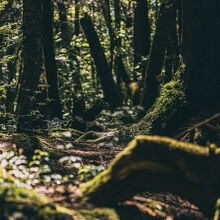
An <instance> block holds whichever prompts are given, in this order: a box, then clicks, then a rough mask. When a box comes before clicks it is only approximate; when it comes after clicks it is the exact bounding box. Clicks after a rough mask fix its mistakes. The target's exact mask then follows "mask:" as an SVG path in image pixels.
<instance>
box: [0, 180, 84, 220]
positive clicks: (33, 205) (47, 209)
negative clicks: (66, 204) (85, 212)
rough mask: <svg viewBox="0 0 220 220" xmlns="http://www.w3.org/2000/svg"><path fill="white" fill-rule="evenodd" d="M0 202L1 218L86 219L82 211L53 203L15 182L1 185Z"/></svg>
mask: <svg viewBox="0 0 220 220" xmlns="http://www.w3.org/2000/svg"><path fill="white" fill-rule="evenodd" d="M0 204H1V205H0V218H1V219H9V218H13V219H14V218H15V217H16V215H19V216H20V219H39V220H40V219H42V220H49V219H61V218H62V219H63V220H66V219H68V220H69V219H76V220H83V219H84V217H83V216H82V215H81V214H80V213H78V212H76V211H73V210H68V209H66V208H62V207H59V206H55V205H52V204H50V201H49V199H48V198H46V197H44V196H39V195H38V194H37V193H36V192H35V191H34V190H31V189H26V188H19V187H17V186H16V185H14V184H2V185H1V186H0Z"/></svg>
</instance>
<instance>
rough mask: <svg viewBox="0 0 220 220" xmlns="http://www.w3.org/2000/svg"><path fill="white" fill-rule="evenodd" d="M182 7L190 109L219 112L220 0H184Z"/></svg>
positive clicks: (183, 52)
mask: <svg viewBox="0 0 220 220" xmlns="http://www.w3.org/2000/svg"><path fill="white" fill-rule="evenodd" d="M182 7H183V32H182V33H183V34H182V56H183V63H184V64H185V65H186V72H185V74H184V82H185V87H186V91H187V98H188V102H189V111H190V112H191V113H195V112H199V111H201V110H213V111H219V110H220V102H219V101H217V100H219V98H220V87H219V85H220V73H219V71H220V62H219V55H218V54H219V51H220V41H219V38H220V23H219V20H220V2H219V1H218V0H212V1H205V0H202V1H190V0H183V1H182ZM189 18H190V19H189Z"/></svg>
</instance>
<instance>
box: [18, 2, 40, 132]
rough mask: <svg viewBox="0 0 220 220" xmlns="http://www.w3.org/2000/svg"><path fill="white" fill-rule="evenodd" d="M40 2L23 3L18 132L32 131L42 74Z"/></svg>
mask: <svg viewBox="0 0 220 220" xmlns="http://www.w3.org/2000/svg"><path fill="white" fill-rule="evenodd" d="M42 49H43V48H42V4H41V1H32V0H24V1H23V53H22V55H23V62H24V68H23V72H22V76H21V84H20V90H19V94H18V127H17V130H18V131H25V132H28V131H32V130H33V128H34V125H32V121H31V117H30V113H31V111H32V110H33V109H36V107H35V106H34V105H35V104H36V103H35V102H34V100H35V94H36V91H37V88H38V83H39V78H40V75H41V73H42V72H43V57H42Z"/></svg>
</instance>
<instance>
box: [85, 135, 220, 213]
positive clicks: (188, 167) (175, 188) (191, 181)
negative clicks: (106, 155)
mask: <svg viewBox="0 0 220 220" xmlns="http://www.w3.org/2000/svg"><path fill="white" fill-rule="evenodd" d="M219 166H220V150H219V149H218V148H216V147H215V146H214V145H211V146H210V147H202V146H199V145H194V144H190V143H184V142H179V141H176V140H174V139H171V138H166V137H160V136H138V137H137V138H136V139H134V140H133V141H132V142H131V143H130V144H129V145H128V146H127V148H126V149H125V150H124V151H123V152H121V153H120V154H119V155H118V156H117V157H116V159H115V160H114V161H113V163H112V165H111V166H110V167H109V168H108V169H107V170H106V171H104V172H102V173H101V174H99V175H98V176H96V177H95V178H94V179H93V180H91V181H89V182H87V183H85V185H82V186H81V193H82V194H81V198H82V200H83V201H89V202H92V203H94V204H96V205H99V206H108V207H109V206H116V205H117V203H118V202H121V201H125V200H126V199H128V198H130V197H131V196H132V195H135V194H136V193H138V192H142V191H146V190H148V191H154V192H172V193H175V194H178V195H181V196H182V197H184V198H187V199H188V200H189V201H191V202H193V203H194V204H196V205H198V206H199V207H200V208H201V209H202V210H203V211H204V212H205V213H206V214H208V215H210V214H211V215H212V214H213V213H214V209H215V203H216V200H217V198H218V196H219V193H220V187H219V185H220V171H219V170H218V169H216V167H219ZM207 198H208V199H207Z"/></svg>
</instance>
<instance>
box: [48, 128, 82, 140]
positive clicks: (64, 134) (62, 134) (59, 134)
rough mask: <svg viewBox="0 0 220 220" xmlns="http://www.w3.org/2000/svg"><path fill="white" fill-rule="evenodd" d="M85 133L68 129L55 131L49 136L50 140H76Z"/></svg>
mask: <svg viewBox="0 0 220 220" xmlns="http://www.w3.org/2000/svg"><path fill="white" fill-rule="evenodd" d="M82 134H83V132H81V131H78V130H76V129H72V128H68V129H53V130H52V132H51V133H50V135H49V138H64V139H68V138H72V139H76V138H78V137H80V136H81V135H82Z"/></svg>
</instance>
